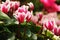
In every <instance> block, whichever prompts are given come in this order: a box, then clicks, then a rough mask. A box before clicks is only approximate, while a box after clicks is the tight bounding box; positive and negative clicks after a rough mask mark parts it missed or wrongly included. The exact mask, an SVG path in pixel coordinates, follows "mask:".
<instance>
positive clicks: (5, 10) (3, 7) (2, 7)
mask: <svg viewBox="0 0 60 40" xmlns="http://www.w3.org/2000/svg"><path fill="white" fill-rule="evenodd" d="M1 11H2V12H4V13H8V11H9V7H8V6H6V5H1Z"/></svg>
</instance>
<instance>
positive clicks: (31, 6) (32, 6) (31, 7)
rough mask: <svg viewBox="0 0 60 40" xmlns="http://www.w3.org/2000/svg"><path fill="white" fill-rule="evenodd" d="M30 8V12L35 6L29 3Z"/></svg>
mask: <svg viewBox="0 0 60 40" xmlns="http://www.w3.org/2000/svg"><path fill="white" fill-rule="evenodd" d="M28 5H29V7H30V10H34V5H33V3H32V2H30V3H28Z"/></svg>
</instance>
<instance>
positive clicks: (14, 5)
mask: <svg viewBox="0 0 60 40" xmlns="http://www.w3.org/2000/svg"><path fill="white" fill-rule="evenodd" d="M19 6H20V3H19V2H17V1H15V2H14V1H6V2H4V3H3V4H1V11H2V12H4V13H8V12H9V11H13V10H17V9H18V7H19Z"/></svg>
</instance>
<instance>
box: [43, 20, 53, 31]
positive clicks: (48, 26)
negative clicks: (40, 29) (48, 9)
mask: <svg viewBox="0 0 60 40" xmlns="http://www.w3.org/2000/svg"><path fill="white" fill-rule="evenodd" d="M43 25H44V26H45V27H46V28H47V29H48V30H53V27H54V23H53V21H47V22H45V23H44V24H43Z"/></svg>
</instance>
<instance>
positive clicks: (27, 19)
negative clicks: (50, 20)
mask: <svg viewBox="0 0 60 40" xmlns="http://www.w3.org/2000/svg"><path fill="white" fill-rule="evenodd" d="M26 15H27V16H26V21H27V22H30V20H31V18H32V12H29V11H28V12H27V14H26Z"/></svg>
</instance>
